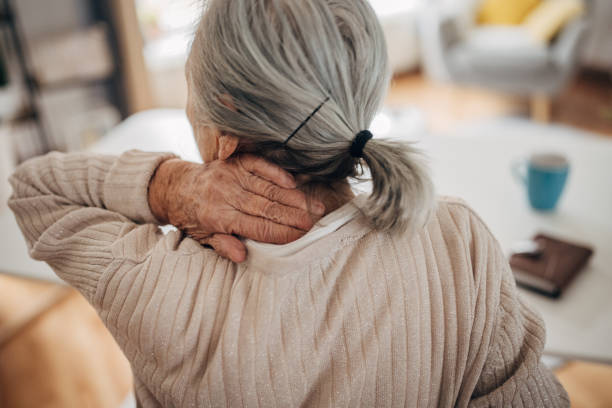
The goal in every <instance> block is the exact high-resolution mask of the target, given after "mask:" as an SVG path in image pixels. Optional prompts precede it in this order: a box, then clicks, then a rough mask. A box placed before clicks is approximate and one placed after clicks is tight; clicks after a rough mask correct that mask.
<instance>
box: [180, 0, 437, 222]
mask: <svg viewBox="0 0 612 408" xmlns="http://www.w3.org/2000/svg"><path fill="white" fill-rule="evenodd" d="M187 68H188V74H189V75H188V77H189V81H190V88H191V92H192V94H193V95H192V96H193V98H192V102H193V107H194V109H195V112H196V115H197V116H198V117H199V118H201V120H202V121H205V122H206V124H207V125H214V126H216V127H217V128H219V130H220V131H221V132H225V133H228V134H232V135H234V136H237V137H239V138H240V139H241V144H242V142H243V141H244V143H245V144H246V145H249V146H250V148H251V149H252V150H251V151H255V152H256V153H257V154H258V155H260V156H262V157H264V158H266V159H268V160H270V161H271V162H274V163H276V164H278V165H279V166H281V167H283V168H285V169H286V170H288V171H290V172H293V173H296V174H307V175H310V176H312V178H313V180H316V181H318V182H323V183H332V182H335V181H339V180H343V179H347V178H349V177H352V178H359V177H360V176H362V175H363V168H362V165H363V164H366V165H367V167H368V168H369V170H370V174H371V178H372V185H373V189H372V193H371V195H370V197H369V198H368V200H367V202H366V205H365V206H364V207H363V208H362V209H361V210H362V211H363V213H364V215H365V216H366V217H367V218H368V219H369V220H370V221H371V223H372V225H373V226H374V227H375V228H376V229H378V230H386V231H392V232H397V231H405V230H407V229H414V228H418V227H420V226H423V225H424V224H425V223H426V221H427V219H428V217H429V214H430V212H431V210H432V206H433V201H434V199H433V197H434V194H433V187H432V183H431V180H430V178H429V175H428V172H427V170H426V168H425V166H424V163H423V158H422V157H421V155H420V153H419V152H418V151H417V149H415V148H414V147H413V146H412V145H411V144H409V143H403V142H398V141H390V140H385V139H373V140H371V141H370V142H368V143H367V145H366V146H365V148H364V150H363V159H358V158H354V157H352V156H351V154H350V146H351V145H352V143H353V140H354V138H355V135H356V134H357V133H358V132H359V131H361V130H364V129H368V128H369V126H370V124H371V122H372V120H373V118H374V116H375V114H376V112H377V110H378V109H379V107H380V105H381V102H382V100H383V98H384V96H385V94H386V91H387V89H388V85H389V80H390V71H389V67H388V61H387V48H386V43H385V39H384V36H383V33H382V28H381V26H380V24H379V22H378V19H377V17H376V15H375V13H374V11H373V10H372V8H371V6H370V5H369V3H368V2H367V1H366V0H308V1H305V0H211V1H209V2H208V4H207V5H206V8H205V11H204V15H203V18H202V21H201V22H200V24H199V26H198V29H197V31H196V36H195V39H194V43H193V45H192V50H191V55H190V58H189V63H188V66H187ZM327 98H329V100H328V101H327V102H326V103H325V104H324V105H323V106H322V107H321V109H320V110H319V111H318V112H317V113H316V115H314V116H313V117H312V118H311V119H310V120H309V121H308V122H307V123H306V125H304V127H302V128H301V129H300V130H299V132H298V133H297V134H296V135H295V137H293V138H292V139H291V141H290V142H288V143H287V144H285V143H284V142H285V141H286V139H287V138H288V137H289V135H290V134H291V133H292V132H293V131H294V130H295V129H296V128H297V127H298V126H299V125H300V124H301V123H302V122H303V121H304V120H305V119H306V118H307V117H309V115H310V114H311V113H312V112H313V110H314V109H315V108H317V107H318V106H319V105H321V103H322V102H323V101H325V100H326V99H327Z"/></svg>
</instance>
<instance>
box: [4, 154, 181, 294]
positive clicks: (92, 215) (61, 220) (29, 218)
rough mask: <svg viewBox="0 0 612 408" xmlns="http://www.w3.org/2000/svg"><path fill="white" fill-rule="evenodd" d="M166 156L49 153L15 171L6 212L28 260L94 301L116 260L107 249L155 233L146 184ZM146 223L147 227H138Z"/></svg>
mask: <svg viewBox="0 0 612 408" xmlns="http://www.w3.org/2000/svg"><path fill="white" fill-rule="evenodd" d="M171 157H173V156H172V155H170V154H159V153H144V152H139V151H130V152H127V153H124V154H123V155H121V156H120V157H114V156H103V155H93V154H84V153H74V154H62V153H57V152H54V153H50V154H47V155H46V156H42V157H38V158H34V159H31V160H29V161H27V162H25V163H23V164H22V165H20V166H19V167H18V168H17V170H16V171H15V173H14V174H13V175H12V176H11V178H10V182H11V185H12V187H13V195H12V196H11V198H10V199H9V206H10V208H11V209H12V210H13V212H14V214H15V217H16V218H17V222H18V224H19V226H20V228H21V231H22V232H23V235H24V237H25V239H26V242H27V245H28V248H29V251H30V256H32V258H34V259H37V260H40V261H45V262H47V263H48V264H49V265H50V266H51V267H52V268H53V270H54V271H55V273H57V275H58V276H59V277H60V278H62V279H63V280H65V281H66V282H67V283H69V284H70V285H72V286H74V287H76V288H77V289H79V291H80V292H81V293H83V295H84V296H85V297H86V298H87V299H88V300H89V301H92V300H93V296H94V294H95V291H96V289H97V285H98V282H99V280H100V276H101V275H102V274H103V272H104V271H105V270H106V269H107V268H108V266H109V265H110V263H111V262H112V261H113V259H114V258H115V257H114V255H113V245H114V244H116V243H117V241H119V240H120V238H121V237H123V236H125V235H127V234H128V233H129V232H130V231H133V230H134V229H137V228H147V229H149V230H157V229H158V228H157V226H156V225H153V224H156V223H157V221H156V219H155V217H154V216H153V214H152V213H151V210H150V208H149V205H148V185H149V181H150V179H151V177H152V175H153V173H154V172H155V170H156V169H157V167H158V166H159V164H160V163H161V162H162V161H164V160H166V159H168V158H171ZM144 223H149V225H139V224H144ZM151 236H153V237H155V236H157V237H158V238H160V237H161V234H153V235H151ZM154 241H155V238H153V239H150V240H149V242H147V243H146V244H145V245H146V246H153V245H154V244H155V242H154ZM141 250H142V251H144V252H146V250H147V248H141Z"/></svg>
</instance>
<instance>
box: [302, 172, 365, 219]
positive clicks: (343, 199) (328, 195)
mask: <svg viewBox="0 0 612 408" xmlns="http://www.w3.org/2000/svg"><path fill="white" fill-rule="evenodd" d="M298 182H299V180H298ZM298 188H299V189H300V190H301V191H303V192H304V193H305V194H306V196H307V197H308V199H309V200H311V199H316V200H319V201H321V202H323V205H325V214H324V216H325V215H327V214H329V213H331V212H333V211H336V210H337V209H338V208H340V207H342V206H343V205H344V204H346V203H348V202H349V201H351V200H352V199H353V198H355V194H353V191H352V190H351V186H350V185H349V183H348V181H347V180H343V181H337V182H333V183H314V182H308V183H305V184H302V185H300V186H299V187H298ZM317 221H318V220H317Z"/></svg>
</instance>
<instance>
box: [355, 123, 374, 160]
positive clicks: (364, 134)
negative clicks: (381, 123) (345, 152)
mask: <svg viewBox="0 0 612 408" xmlns="http://www.w3.org/2000/svg"><path fill="white" fill-rule="evenodd" d="M373 137H374V135H373V134H372V132H370V131H369V130H362V131H361V132H359V133H357V135H356V136H355V140H353V144H352V145H351V156H352V157H354V158H356V159H359V158H361V157H363V148H364V147H365V145H366V144H367V143H368V142H369V141H370V139H372V138H373Z"/></svg>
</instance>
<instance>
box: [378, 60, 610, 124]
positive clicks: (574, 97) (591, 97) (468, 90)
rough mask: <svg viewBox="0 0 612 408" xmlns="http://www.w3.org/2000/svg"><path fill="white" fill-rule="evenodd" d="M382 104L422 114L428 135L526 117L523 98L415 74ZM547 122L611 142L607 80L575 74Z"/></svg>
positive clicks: (590, 74)
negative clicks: (497, 119)
mask: <svg viewBox="0 0 612 408" xmlns="http://www.w3.org/2000/svg"><path fill="white" fill-rule="evenodd" d="M387 104H389V105H391V106H412V107H414V106H416V107H417V108H419V109H421V110H422V111H423V112H425V114H426V116H427V118H428V121H429V127H430V130H433V131H443V132H447V131H452V129H453V127H455V126H457V125H459V124H461V123H464V122H469V121H475V120H481V119H487V118H492V117H499V116H524V117H529V100H528V99H527V98H520V97H511V96H508V95H503V94H500V93H496V92H491V91H487V90H483V89H479V88H473V87H467V86H455V85H451V84H444V83H435V82H432V81H429V80H427V79H426V78H424V77H423V76H422V75H420V74H418V73H416V74H406V75H402V76H400V77H396V78H394V80H393V83H392V88H391V91H390V92H389V95H388V98H387ZM551 121H552V123H558V124H563V125H569V126H573V127H577V128H581V129H584V130H588V131H591V132H595V133H599V134H603V135H607V136H612V74H611V75H605V74H601V73H593V72H584V73H582V74H580V75H579V76H578V77H577V78H576V80H575V81H573V82H572V84H571V85H570V86H569V87H568V89H567V90H566V91H565V92H563V93H562V94H561V95H560V96H559V97H558V98H556V99H554V100H553V101H552V120H551Z"/></svg>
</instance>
